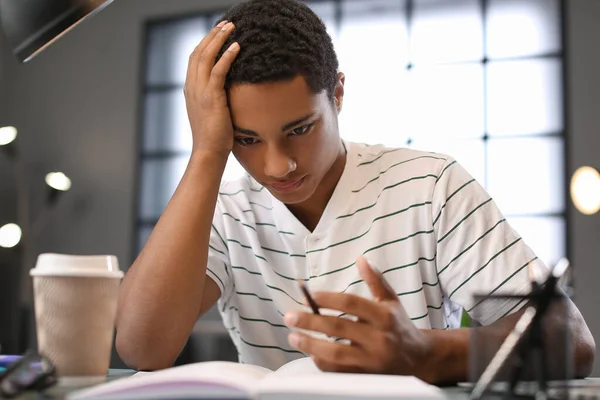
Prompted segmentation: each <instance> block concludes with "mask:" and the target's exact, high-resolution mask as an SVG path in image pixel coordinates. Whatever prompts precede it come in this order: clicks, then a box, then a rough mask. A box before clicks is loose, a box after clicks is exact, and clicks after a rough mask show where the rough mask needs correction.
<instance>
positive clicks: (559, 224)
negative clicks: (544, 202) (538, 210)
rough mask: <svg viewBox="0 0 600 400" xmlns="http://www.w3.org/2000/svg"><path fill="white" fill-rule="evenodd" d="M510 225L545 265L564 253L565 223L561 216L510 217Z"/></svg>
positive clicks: (548, 264) (553, 262) (550, 263)
mask: <svg viewBox="0 0 600 400" xmlns="http://www.w3.org/2000/svg"><path fill="white" fill-rule="evenodd" d="M508 222H509V223H510V225H511V226H512V227H513V228H514V229H515V230H516V231H517V232H518V233H519V235H521V237H522V238H523V240H524V241H525V243H527V244H528V245H529V247H531V249H532V250H533V252H534V253H535V255H536V256H538V257H539V258H540V259H541V260H542V261H543V262H544V263H545V264H546V265H547V266H549V267H550V266H552V265H554V264H555V263H556V262H557V261H558V260H559V259H560V258H561V257H564V256H565V255H566V246H565V243H566V223H565V220H564V218H562V217H511V218H508Z"/></svg>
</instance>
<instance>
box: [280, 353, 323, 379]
mask: <svg viewBox="0 0 600 400" xmlns="http://www.w3.org/2000/svg"><path fill="white" fill-rule="evenodd" d="M320 373H322V371H321V370H320V369H319V367H317V365H316V364H315V363H314V361H313V359H312V358H310V357H304V358H299V359H297V360H294V361H290V362H289V363H287V364H284V365H283V366H281V367H280V368H279V369H278V370H277V371H275V372H274V373H273V374H274V375H283V374H292V375H309V374H320Z"/></svg>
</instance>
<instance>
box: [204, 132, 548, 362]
mask: <svg viewBox="0 0 600 400" xmlns="http://www.w3.org/2000/svg"><path fill="white" fill-rule="evenodd" d="M347 148H348V153H347V159H346V166H345V169H344V172H343V174H342V177H341V178H340V181H339V182H338V184H337V186H336V188H335V191H334V193H333V196H332V197H331V199H330V201H329V203H328V204H327V207H326V209H325V211H324V213H323V216H322V217H321V219H320V221H319V223H318V225H317V227H316V228H315V230H314V231H313V232H310V231H309V230H308V229H307V228H306V227H305V226H304V225H303V224H302V223H301V222H299V221H298V220H297V219H296V217H295V216H294V215H293V214H292V213H291V212H290V211H289V210H288V209H287V207H286V206H285V205H284V204H283V203H281V202H280V201H278V200H277V199H275V197H273V196H272V195H271V194H270V192H269V191H268V190H267V189H265V188H264V187H262V186H260V185H259V184H258V183H257V182H256V181H255V180H254V179H252V178H251V177H249V176H246V177H244V178H242V179H240V180H238V181H235V182H229V183H224V184H223V185H222V187H221V189H220V193H219V196H218V201H217V207H216V210H215V216H214V221H213V227H212V231H211V239H210V249H209V258H208V269H207V274H208V276H209V277H210V278H212V279H213V280H214V281H215V282H216V283H217V285H218V286H219V288H220V289H221V298H220V300H219V303H218V306H219V310H220V312H221V315H222V317H223V322H224V324H225V326H226V328H227V329H228V330H229V332H230V334H231V338H232V340H233V342H234V344H235V346H236V347H237V350H238V353H239V359H240V362H243V363H251V364H257V365H261V366H264V367H266V368H270V369H277V368H279V367H280V366H282V365H283V364H285V363H287V362H289V361H291V360H293V359H296V358H299V357H304V356H305V355H304V354H303V353H300V352H298V351H296V350H295V349H294V348H293V347H291V346H290V345H289V344H288V339H287V338H288V334H289V333H290V330H289V329H288V328H287V327H286V326H285V325H284V323H283V315H284V314H285V313H286V312H288V311H291V310H306V309H305V307H304V306H303V305H302V300H303V296H302V293H301V291H300V290H299V288H298V286H297V282H296V280H298V279H300V280H304V281H305V282H306V284H307V286H308V287H309V288H310V290H311V291H333V292H346V293H353V294H357V295H360V296H364V297H366V298H369V299H371V298H372V295H371V293H370V291H369V288H368V287H367V285H366V283H365V282H363V281H362V280H361V278H360V275H359V273H358V270H357V268H356V266H355V260H356V258H357V256H359V255H361V254H364V255H365V256H366V257H367V258H368V259H369V260H371V261H372V262H373V264H375V266H376V267H377V268H378V269H379V270H380V271H381V272H382V273H383V276H384V277H385V279H386V280H387V281H388V282H389V283H390V285H391V286H392V287H393V288H394V289H395V291H396V293H398V297H399V299H400V301H401V303H402V305H403V306H404V308H405V309H406V312H407V314H408V316H409V317H410V318H411V319H412V321H413V323H414V324H415V325H416V326H417V327H419V328H433V329H452V328H457V327H459V324H460V316H461V313H462V310H463V309H465V310H466V311H467V312H468V313H469V314H470V315H471V316H472V318H474V319H475V320H477V321H479V322H480V323H482V324H484V325H487V324H490V323H492V322H494V321H496V320H497V319H499V318H501V317H503V316H505V315H507V314H509V313H510V312H513V311H516V310H517V309H518V308H519V306H520V305H522V304H523V303H516V302H514V301H512V302H511V301H506V302H498V301H495V302H494V303H493V304H488V302H483V303H479V302H476V301H474V300H473V298H472V295H473V294H489V293H499V292H512V293H524V292H526V291H527V290H529V287H530V283H529V278H528V271H527V266H528V265H529V264H531V263H534V262H535V263H540V264H541V261H539V260H538V259H537V257H536V256H535V254H533V252H532V251H531V249H530V248H529V247H528V246H527V245H526V244H525V243H524V242H523V240H522V239H521V238H520V237H519V236H518V234H517V233H516V232H515V231H514V230H513V229H512V228H511V227H510V226H509V224H508V223H507V222H506V220H505V218H504V217H503V216H502V214H501V213H500V211H499V210H498V208H497V207H496V204H495V203H494V202H493V201H492V199H491V198H490V196H489V195H488V194H487V192H486V191H485V190H484V189H483V188H482V187H481V186H480V185H479V184H478V183H477V182H476V181H475V180H474V179H473V178H472V177H471V176H470V175H469V173H467V172H466V171H465V170H464V169H463V168H462V167H461V166H460V165H459V164H458V163H457V162H456V161H454V160H453V159H452V158H451V157H448V156H446V155H442V154H436V153H425V152H420V151H415V150H411V149H404V148H400V149H390V148H386V147H384V146H367V145H362V144H356V143H347ZM478 303H479V304H478ZM340 314H341V313H340V312H338V313H337V314H335V315H340ZM341 316H342V317H344V315H341Z"/></svg>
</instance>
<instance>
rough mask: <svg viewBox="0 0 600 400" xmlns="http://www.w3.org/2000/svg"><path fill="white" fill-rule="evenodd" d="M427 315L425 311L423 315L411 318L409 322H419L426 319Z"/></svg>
mask: <svg viewBox="0 0 600 400" xmlns="http://www.w3.org/2000/svg"><path fill="white" fill-rule="evenodd" d="M428 315H429V311H427V312H426V313H425V315H421V316H420V317H414V318H411V319H410V320H411V321H418V320H420V319H423V318H425V317H427V316H428Z"/></svg>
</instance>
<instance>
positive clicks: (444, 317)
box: [117, 0, 594, 383]
mask: <svg viewBox="0 0 600 400" xmlns="http://www.w3.org/2000/svg"><path fill="white" fill-rule="evenodd" d="M356 51H360V49H357V50H356ZM373 62H374V63H375V62H377V60H373ZM390 79H393V74H391V75H390ZM344 82H345V76H344V75H343V74H342V73H338V62H337V58H336V55H335V52H334V49H333V45H332V42H331V39H330V37H329V36H328V35H327V32H326V29H325V26H324V25H323V23H322V22H321V21H320V20H319V18H318V17H317V16H316V15H315V14H314V13H313V12H312V11H311V10H310V9H309V8H308V7H307V6H306V5H304V4H303V3H301V2H299V1H296V0H251V1H249V2H246V3H242V4H240V5H238V6H236V7H234V8H232V9H231V10H230V11H229V12H228V13H227V14H226V15H225V16H224V18H223V22H221V23H220V24H219V25H217V26H216V27H215V28H214V29H213V30H212V31H211V32H210V33H209V34H208V35H207V36H206V37H205V38H204V40H203V41H202V42H201V43H200V44H199V46H198V47H197V48H196V49H195V51H194V52H193V54H192V55H191V57H190V61H189V69H188V75H187V82H186V85H185V96H186V101H187V109H188V115H189V119H190V123H191V127H192V132H193V152H192V156H191V159H190V161H189V165H188V168H187V170H186V172H185V174H184V176H183V178H182V180H181V182H180V184H179V187H178V188H177V191H176V192H175V194H174V196H173V198H172V199H171V201H170V203H169V205H168V206H167V208H166V209H165V211H164V213H163V215H162V217H161V218H160V221H159V222H158V224H157V225H156V228H155V229H154V232H153V233H152V235H151V237H150V238H149V240H148V242H147V244H146V246H145V248H144V249H143V251H142V252H141V254H140V255H139V257H138V259H137V260H136V261H135V263H134V265H133V266H132V267H131V269H130V271H129V272H128V274H127V276H126V277H125V280H124V282H123V285H122V290H121V295H120V299H119V310H118V317H117V329H118V334H117V349H118V351H119V354H120V355H121V357H122V358H123V360H124V361H125V362H126V363H128V364H129V365H131V366H133V367H135V368H138V369H158V368H164V367H168V366H170V365H171V364H172V363H173V361H174V360H175V359H176V357H177V355H178V354H179V352H180V351H181V349H182V348H183V346H184V344H185V342H186V340H187V338H188V336H189V335H190V332H191V331H192V327H193V326H194V323H195V322H196V320H197V319H198V317H199V316H201V315H202V314H203V313H205V312H206V311H207V310H208V309H210V308H211V307H212V306H213V305H214V304H216V303H217V302H218V306H219V310H220V311H221V313H222V317H223V321H224V324H225V326H226V327H227V328H228V329H229V331H230V333H231V337H232V339H233V342H234V343H235V345H236V347H237V349H238V352H239V358H240V362H245V363H253V364H259V365H262V366H265V367H268V368H272V369H275V368H277V367H279V366H281V365H282V364H284V363H286V362H288V361H290V360H292V359H295V358H299V357H303V356H306V355H308V356H311V357H312V358H313V359H314V360H315V362H316V364H317V365H318V366H319V367H320V368H321V369H323V370H325V371H361V372H372V373H394V374H412V375H416V376H418V377H420V378H422V379H425V380H427V381H429V382H435V383H441V382H456V381H459V380H464V379H466V377H467V349H468V346H469V335H470V332H471V330H469V329H458V328H459V317H460V314H461V310H462V309H465V310H466V311H467V312H468V313H469V314H470V315H471V316H472V317H473V318H474V319H475V320H477V321H479V322H480V323H482V324H483V325H485V326H484V327H482V328H478V329H479V332H478V335H484V336H483V337H486V339H487V340H490V341H495V342H498V341H499V340H501V339H502V338H503V337H505V336H506V334H507V333H508V332H509V330H510V328H511V327H512V326H513V325H514V323H515V321H516V319H518V317H519V316H520V314H521V312H522V311H520V310H521V309H522V306H523V303H514V302H505V303H500V304H498V303H496V304H494V307H490V306H489V305H487V304H486V303H480V302H476V301H474V300H473V298H472V295H473V294H476V293H491V292H512V293H525V292H526V291H528V290H529V287H530V282H529V279H528V269H529V268H532V267H533V268H544V267H543V266H542V264H541V262H540V261H539V260H538V259H537V257H536V256H535V255H534V254H533V253H532V251H531V250H530V249H529V247H527V245H526V244H525V243H524V242H523V240H521V238H520V237H519V236H518V235H517V233H516V232H514V231H513V230H512V229H511V228H510V226H509V225H508V223H507V222H506V220H505V219H504V218H503V216H502V214H501V213H500V212H499V210H498V209H497V207H496V205H495V204H494V202H493V201H492V200H491V199H490V197H489V195H488V194H487V193H486V192H485V190H484V189H483V188H482V187H481V186H480V185H479V184H478V183H477V182H476V181H475V180H474V179H473V178H472V177H471V176H470V175H469V174H468V173H467V172H466V171H465V170H464V169H463V168H461V166H460V165H459V164H457V163H456V161H454V160H453V159H452V158H451V157H448V156H445V155H441V154H432V153H424V152H418V151H414V150H409V149H388V148H385V147H383V146H366V145H360V144H355V143H347V142H344V141H343V140H342V139H341V138H340V132H339V131H338V119H337V118H338V113H339V112H340V111H341V110H342V104H343V97H344ZM348 95H350V96H351V95H352V94H351V93H349V94H348ZM378 100H380V99H373V101H378ZM380 101H381V100H380ZM364 117H365V118H369V116H367V115H365V116H364ZM342 134H343V132H342ZM365 134H366V135H368V132H365ZM390 134H393V132H390ZM232 152H233V154H234V155H235V157H236V158H237V159H238V161H239V162H240V163H241V165H242V166H243V167H244V168H245V170H246V171H247V172H248V176H246V177H244V178H242V179H240V180H239V181H236V182H231V183H225V184H223V185H221V184H220V181H221V178H222V174H223V171H224V169H225V164H226V161H227V158H228V156H229V154H230V153H232ZM357 257H358V258H357ZM367 259H368V260H369V261H367ZM297 280H300V281H304V282H306V284H307V286H309V287H310V289H311V290H312V291H314V292H315V293H314V296H315V299H316V302H317V303H318V305H319V306H320V307H321V308H322V309H327V310H332V311H331V312H328V313H322V315H314V314H312V313H307V312H306V310H307V309H306V307H305V306H303V304H302V303H303V296H302V293H301V291H300V289H299V288H298V285H297V282H296V281H297ZM568 308H569V310H568V317H569V321H568V323H569V324H570V326H571V327H572V332H573V333H574V335H573V337H574V346H575V349H576V361H577V372H578V374H579V375H586V374H588V373H589V372H590V369H591V366H592V363H593V357H594V341H593V339H592V337H591V335H590V333H589V330H588V329H587V327H586V325H585V322H584V321H583V318H582V317H581V315H580V314H579V312H578V311H577V309H576V308H575V306H574V305H573V304H572V303H569V305H568ZM556 322H557V321H554V322H553V323H549V326H548V329H550V330H552V329H555V325H556ZM563 322H564V321H563ZM291 328H294V329H291ZM295 328H299V329H295ZM307 331H312V332H316V333H315V334H307ZM329 338H339V339H340V340H330V339H329Z"/></svg>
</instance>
